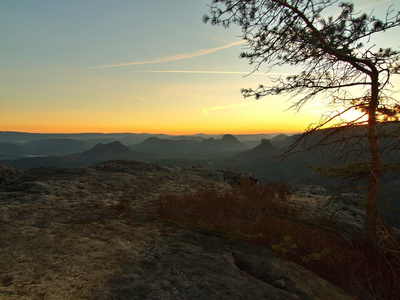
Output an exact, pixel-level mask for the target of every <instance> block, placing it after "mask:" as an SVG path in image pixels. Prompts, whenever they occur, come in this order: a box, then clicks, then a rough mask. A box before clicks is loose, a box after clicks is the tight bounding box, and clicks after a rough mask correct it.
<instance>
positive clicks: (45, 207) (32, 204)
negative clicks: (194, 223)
mask: <svg viewBox="0 0 400 300" xmlns="http://www.w3.org/2000/svg"><path fill="white" fill-rule="evenodd" d="M242 177H251V174H249V173H247V172H240V171H225V170H211V169H203V168H195V167H193V168H178V167H165V166H158V165H152V164H145V163H139V162H135V161H109V162H103V163H99V164H96V165H93V166H90V167H82V168H36V169H29V170H26V171H19V170H17V169H12V168H10V167H5V166H1V167H0V232H1V236H0V299H282V300H288V299H289V300H290V299H331V300H334V299H352V297H350V296H349V295H347V294H346V293H344V292H343V291H342V290H341V289H340V288H338V287H336V286H334V285H332V284H331V283H329V282H327V281H325V280H323V279H321V278H319V277H318V276H316V275H314V274H313V273H311V272H310V271H308V270H306V269H304V268H303V267H301V266H298V265H296V264H294V263H292V262H289V261H286V260H284V259H282V258H280V257H279V256H278V255H277V254H276V253H274V252H273V251H271V250H268V249H266V248H264V247H261V246H256V245H252V244H249V243H246V242H244V241H240V240H232V239H228V238H224V237H221V236H217V235H213V234H209V233H204V232H200V231H195V230H191V229H188V228H184V227H180V226H178V225H174V224H169V223H166V222H164V221H163V220H161V219H160V218H159V217H158V216H157V214H156V212H155V203H156V201H157V199H158V197H159V195H160V194H161V193H174V194H181V193H184V192H195V191H196V190H198V189H204V188H209V187H214V188H216V189H218V190H221V191H222V190H226V189H230V188H231V187H232V184H234V183H235V182H237V181H238V179H240V178H242ZM329 199H330V197H329V194H328V192H327V191H326V190H324V189H323V188H320V187H312V188H303V189H299V190H297V191H295V192H294V193H293V196H292V198H291V200H290V202H291V203H292V205H298V206H302V207H303V208H304V210H303V212H304V214H303V215H304V220H307V221H308V222H315V223H319V224H328V221H329V222H330V223H329V224H332V222H334V223H335V226H336V227H338V228H343V231H342V232H341V234H343V235H344V236H348V235H350V234H352V233H354V232H357V231H358V230H362V226H363V225H362V218H363V214H362V211H361V210H360V209H358V208H357V203H358V202H357V201H354V199H355V198H354V197H348V198H347V199H345V200H343V201H347V202H346V203H342V204H343V205H342V204H340V203H339V204H337V202H335V204H333V203H331V202H330V200H329ZM353 202H354V203H353ZM324 220H325V221H326V222H325V223H324ZM326 226H328V225H326ZM349 230H350V231H351V232H350V231H349ZM243 261H245V262H246V268H243V267H242V266H241V263H242V262H243Z"/></svg>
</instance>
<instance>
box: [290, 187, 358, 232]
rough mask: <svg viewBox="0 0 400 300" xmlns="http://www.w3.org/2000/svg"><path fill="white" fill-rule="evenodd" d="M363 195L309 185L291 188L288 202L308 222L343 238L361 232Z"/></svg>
mask: <svg viewBox="0 0 400 300" xmlns="http://www.w3.org/2000/svg"><path fill="white" fill-rule="evenodd" d="M362 199H363V196H362V195H360V194H355V193H345V194H342V195H340V196H336V197H334V196H332V194H331V193H330V192H329V191H328V190H326V189H325V188H323V187H320V186H311V187H303V188H299V189H297V190H295V191H294V192H293V195H292V197H291V200H290V202H289V203H290V204H292V205H294V206H296V207H298V208H300V210H301V211H302V213H301V215H300V218H301V219H302V220H303V222H306V223H308V224H311V225H314V226H318V227H323V228H326V229H329V230H332V231H334V232H335V233H337V234H339V235H340V236H342V237H343V238H345V239H346V240H351V239H352V238H353V237H356V236H361V235H363V234H364V222H365V210H363V209H362V207H361V206H362Z"/></svg>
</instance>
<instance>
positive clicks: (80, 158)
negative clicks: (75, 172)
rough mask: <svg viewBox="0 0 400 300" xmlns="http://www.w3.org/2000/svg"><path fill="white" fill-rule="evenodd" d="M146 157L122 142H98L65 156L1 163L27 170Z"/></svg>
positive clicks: (4, 161)
mask: <svg viewBox="0 0 400 300" xmlns="http://www.w3.org/2000/svg"><path fill="white" fill-rule="evenodd" d="M138 158H141V159H144V158H145V155H143V154H139V153H135V152H134V151H132V150H131V149H129V148H128V147H126V146H124V145H122V144H121V143H120V142H118V141H116V142H112V143H108V144H101V143H100V144H97V145H96V146H95V147H94V148H92V149H90V150H87V151H84V152H82V153H77V154H71V155H64V156H40V157H29V158H22V159H16V160H3V161H0V164H3V165H6V166H10V167H14V168H17V169H20V170H26V169H30V168H36V167H77V166H87V165H91V164H94V163H97V162H102V161H107V160H115V159H138Z"/></svg>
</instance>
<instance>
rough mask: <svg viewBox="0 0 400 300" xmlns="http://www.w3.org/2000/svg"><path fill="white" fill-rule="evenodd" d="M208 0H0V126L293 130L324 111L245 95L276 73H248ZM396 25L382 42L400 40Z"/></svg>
mask: <svg viewBox="0 0 400 300" xmlns="http://www.w3.org/2000/svg"><path fill="white" fill-rule="evenodd" d="M209 2H210V1H205V0H146V1H136V0H131V1H128V0H124V1H123V0H113V1H105V0H68V1H67V0H51V1H50V0H35V1H32V0H18V1H16V0H0V41H1V43H0V130H16V131H31V132H89V131H90V132H94V131H95V132H154V133H155V132H165V133H176V134H180V133H197V132H207V133H228V132H229V133H244V132H288V131H299V130H301V129H302V128H305V127H307V126H308V125H309V123H311V122H314V121H317V119H318V117H319V114H320V108H318V107H317V108H315V106H314V108H313V106H311V108H310V109H305V110H304V111H302V113H300V114H295V113H294V112H293V111H286V109H287V108H288V107H289V106H290V104H291V102H290V100H288V99H284V98H280V97H275V98H272V99H264V100H261V101H254V100H250V99H243V98H242V96H241V95H240V92H239V90H240V89H241V88H242V87H251V86H253V87H254V86H257V85H258V84H259V83H265V82H267V81H268V78H267V77H266V76H265V74H254V75H252V76H248V77H244V75H245V74H248V73H250V72H251V71H252V67H251V66H249V65H248V64H247V61H245V60H240V59H239V58H238V56H239V53H240V52H241V50H243V45H242V44H241V39H240V38H239V37H238V36H239V35H240V30H239V28H237V27H233V28H230V29H229V30H226V29H223V28H222V27H216V26H211V25H210V24H203V23H202V16H203V14H204V13H207V11H208V8H207V4H208V3H209ZM357 2H358V3H359V4H360V5H361V6H357ZM357 2H356V7H361V8H366V10H367V11H369V10H371V9H373V8H374V9H375V11H376V12H377V13H380V11H381V10H382V9H383V8H385V9H386V8H387V7H388V6H389V5H390V4H392V5H394V7H395V8H396V10H399V9H400V8H399V6H400V4H399V3H396V1H381V2H382V4H381V5H377V3H378V4H379V3H381V2H377V1H370V0H366V1H357ZM398 36H400V32H399V30H397V29H396V31H393V32H390V34H389V37H386V38H385V39H383V40H382V41H379V42H382V43H391V44H393V47H394V48H395V49H400V48H399V47H400V42H399V39H398ZM393 37H396V38H395V39H393ZM288 70H290V69H287V68H286V69H283V70H278V72H283V71H288Z"/></svg>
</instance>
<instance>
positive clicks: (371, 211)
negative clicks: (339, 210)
mask: <svg viewBox="0 0 400 300" xmlns="http://www.w3.org/2000/svg"><path fill="white" fill-rule="evenodd" d="M371 79H372V86H371V100H370V103H369V112H368V143H369V150H370V152H371V159H372V165H371V173H370V177H369V185H368V192H367V207H366V212H365V234H366V237H367V243H368V245H369V247H370V248H371V249H375V250H376V249H377V246H378V238H377V233H376V230H377V215H378V206H377V196H378V187H379V177H380V174H381V168H382V166H381V158H380V151H379V146H378V136H377V129H376V123H377V122H376V111H377V107H378V101H379V89H378V88H379V83H378V75H376V76H374V78H371Z"/></svg>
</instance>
